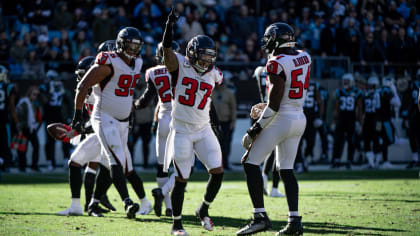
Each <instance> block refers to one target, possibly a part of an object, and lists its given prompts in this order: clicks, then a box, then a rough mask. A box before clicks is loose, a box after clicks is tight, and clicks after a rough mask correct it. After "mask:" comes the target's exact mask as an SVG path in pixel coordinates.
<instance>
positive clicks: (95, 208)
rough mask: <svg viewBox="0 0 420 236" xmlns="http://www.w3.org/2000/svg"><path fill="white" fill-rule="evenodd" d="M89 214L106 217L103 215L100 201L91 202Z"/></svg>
mask: <svg viewBox="0 0 420 236" xmlns="http://www.w3.org/2000/svg"><path fill="white" fill-rule="evenodd" d="M88 214H89V216H95V217H104V215H102V209H101V208H100V207H99V203H98V202H94V203H92V204H89V207H88Z"/></svg>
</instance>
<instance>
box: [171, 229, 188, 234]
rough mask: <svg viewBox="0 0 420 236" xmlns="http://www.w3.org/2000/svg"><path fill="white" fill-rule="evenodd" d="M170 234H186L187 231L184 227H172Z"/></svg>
mask: <svg viewBox="0 0 420 236" xmlns="http://www.w3.org/2000/svg"><path fill="white" fill-rule="evenodd" d="M171 235H188V233H187V231H185V230H184V229H172V230H171Z"/></svg>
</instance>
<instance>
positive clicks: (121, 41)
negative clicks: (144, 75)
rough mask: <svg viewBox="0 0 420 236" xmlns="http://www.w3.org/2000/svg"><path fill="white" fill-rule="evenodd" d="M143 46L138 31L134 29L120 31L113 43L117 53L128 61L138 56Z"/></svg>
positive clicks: (126, 28)
mask: <svg viewBox="0 0 420 236" xmlns="http://www.w3.org/2000/svg"><path fill="white" fill-rule="evenodd" d="M143 44H144V41H143V37H142V36H141V33H140V31H139V30H138V29H136V28H134V27H125V28H124V29H122V30H120V32H118V36H117V40H116V42H115V45H116V49H117V53H119V54H123V55H124V56H126V57H127V58H129V59H134V58H136V57H138V56H140V53H141V48H142V47H143Z"/></svg>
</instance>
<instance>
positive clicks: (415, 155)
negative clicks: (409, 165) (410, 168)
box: [413, 152, 419, 162]
mask: <svg viewBox="0 0 420 236" xmlns="http://www.w3.org/2000/svg"><path fill="white" fill-rule="evenodd" d="M413 161H415V162H418V161H419V154H418V153H417V152H413Z"/></svg>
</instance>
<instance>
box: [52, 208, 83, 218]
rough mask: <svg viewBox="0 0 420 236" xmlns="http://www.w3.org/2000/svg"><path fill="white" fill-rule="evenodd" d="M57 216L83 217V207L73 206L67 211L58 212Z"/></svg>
mask: <svg viewBox="0 0 420 236" xmlns="http://www.w3.org/2000/svg"><path fill="white" fill-rule="evenodd" d="M57 215H60V216H82V215H83V209H82V206H80V205H79V206H77V205H71V206H70V207H69V208H67V209H65V210H64V211H59V212H57Z"/></svg>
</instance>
